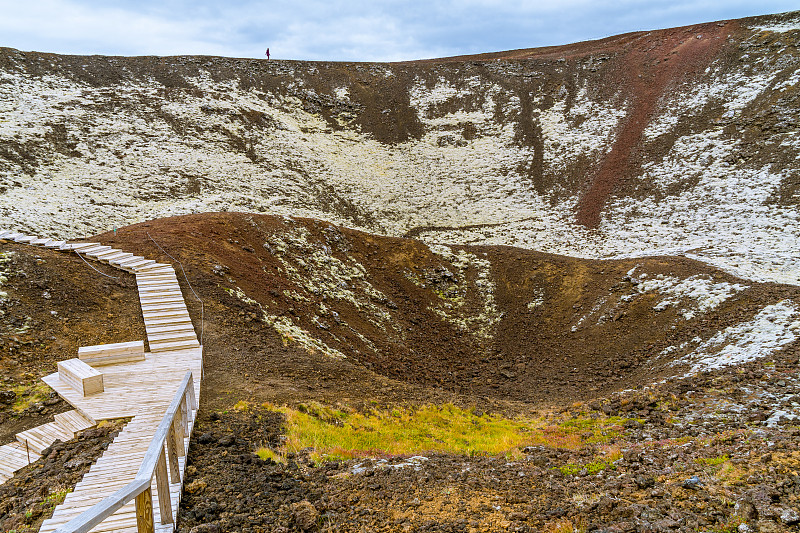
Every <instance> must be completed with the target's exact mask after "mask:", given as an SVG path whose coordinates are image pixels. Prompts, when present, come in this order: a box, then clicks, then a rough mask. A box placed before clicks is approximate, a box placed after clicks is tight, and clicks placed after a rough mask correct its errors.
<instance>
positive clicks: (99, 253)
mask: <svg viewBox="0 0 800 533" xmlns="http://www.w3.org/2000/svg"><path fill="white" fill-rule="evenodd" d="M105 248H106V249H105V250H93V251H91V252H85V253H84V255H85V256H86V257H90V258H92V259H96V260H98V261H100V258H101V257H105V256H109V255H117V254H119V253H120V252H122V250H117V249H116V248H112V247H111V246H108V247H105Z"/></svg>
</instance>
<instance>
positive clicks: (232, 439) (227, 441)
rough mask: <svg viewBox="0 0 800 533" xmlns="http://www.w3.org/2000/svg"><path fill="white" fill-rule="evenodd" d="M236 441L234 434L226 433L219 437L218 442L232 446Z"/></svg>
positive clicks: (221, 444)
mask: <svg viewBox="0 0 800 533" xmlns="http://www.w3.org/2000/svg"><path fill="white" fill-rule="evenodd" d="M235 442H236V437H234V436H233V435H224V436H222V437H220V438H219V440H218V441H217V444H219V445H220V446H232V445H233V444H234V443H235Z"/></svg>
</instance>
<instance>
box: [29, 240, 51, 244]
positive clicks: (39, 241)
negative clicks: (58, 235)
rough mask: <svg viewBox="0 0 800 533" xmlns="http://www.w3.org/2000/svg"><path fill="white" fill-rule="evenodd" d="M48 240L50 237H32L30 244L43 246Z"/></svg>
mask: <svg viewBox="0 0 800 533" xmlns="http://www.w3.org/2000/svg"><path fill="white" fill-rule="evenodd" d="M49 241H50V239H33V240H32V241H31V244H32V245H34V246H44V245H45V244H47V243H48V242H49Z"/></svg>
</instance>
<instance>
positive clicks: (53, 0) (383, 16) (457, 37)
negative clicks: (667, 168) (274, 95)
mask: <svg viewBox="0 0 800 533" xmlns="http://www.w3.org/2000/svg"><path fill="white" fill-rule="evenodd" d="M794 7H796V6H792V5H791V2H788V1H786V0H769V1H766V0H765V1H763V2H759V4H758V5H757V6H755V7H754V6H753V3H752V2H751V1H749V0H748V1H745V0H728V1H726V2H719V1H716V2H711V1H710V0H699V1H688V0H673V1H668V0H652V1H644V0H616V1H614V2H611V1H592V0H556V1H540V0H523V1H521V2H506V1H503V0H459V1H455V0H441V1H434V2H423V1H421V0H412V1H410V2H408V1H406V2H401V1H399V0H388V1H383V2H369V1H366V0H353V1H350V2H330V1H328V2H325V1H322V0H296V1H295V2H293V3H292V4H291V5H290V4H284V3H280V2H277V3H272V2H264V1H253V0H239V1H232V2H226V3H218V2H212V1H210V0H200V1H197V2H188V1H185V0H162V1H158V2H157V1H156V0H139V1H137V2H133V1H128V2H113V3H109V2H104V1H99V0H31V1H27V2H20V1H19V0H0V12H1V13H2V17H0V36H2V38H1V39H0V46H11V47H15V48H20V49H23V50H38V51H45V52H58V53H75V54H92V53H101V54H120V55H147V54H155V55H172V54H210V55H228V56H241V57H261V54H263V50H264V48H266V47H267V46H269V47H270V48H271V51H272V52H273V53H274V56H275V57H276V58H278V57H279V58H296V59H318V60H348V61H349V60H361V61H368V60H401V59H417V58H423V57H437V56H442V55H454V54H462V53H476V52H492V51H500V50H506V49H513V48H527V47H535V46H542V45H552V44H566V43H569V42H574V41H580V40H586V39H591V38H598V37H602V36H607V35H613V34H616V33H624V32H628V31H635V30H641V29H650V28H659V27H669V26H678V25H683V24H692V23H697V22H705V21H710V20H716V19H720V18H735V17H742V16H747V15H755V14H760V13H769V12H773V13H774V12H780V11H786V10H789V9H792V8H794Z"/></svg>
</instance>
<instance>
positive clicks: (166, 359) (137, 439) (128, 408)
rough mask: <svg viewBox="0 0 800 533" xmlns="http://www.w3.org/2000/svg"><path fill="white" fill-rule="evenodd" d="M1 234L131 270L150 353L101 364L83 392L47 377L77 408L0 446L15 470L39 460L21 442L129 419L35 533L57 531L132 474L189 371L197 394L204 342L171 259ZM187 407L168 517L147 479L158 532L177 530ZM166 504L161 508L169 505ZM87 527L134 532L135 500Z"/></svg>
mask: <svg viewBox="0 0 800 533" xmlns="http://www.w3.org/2000/svg"><path fill="white" fill-rule="evenodd" d="M0 240H6V241H7V240H13V241H15V242H18V243H24V244H31V245H34V246H45V247H48V248H53V249H58V250H62V251H68V252H76V253H80V254H81V255H83V256H84V257H85V258H87V259H92V260H96V261H103V262H107V263H108V264H110V265H112V266H115V267H117V268H120V269H122V270H126V271H128V272H132V273H134V274H135V275H136V280H137V286H138V288H139V299H140V303H141V307H142V310H143V318H144V322H145V327H146V332H147V341H148V345H149V347H150V351H149V352H145V354H144V359H143V360H136V361H122V362H118V363H113V364H104V365H103V366H99V367H98V370H99V371H100V372H102V375H103V389H104V390H103V392H98V393H95V394H91V395H87V396H84V395H83V394H82V393H81V392H79V391H78V390H76V389H75V388H74V387H73V386H71V385H70V384H69V383H66V382H65V381H62V379H61V378H60V377H59V374H58V372H55V373H53V374H50V375H49V376H46V377H44V378H43V380H44V382H45V383H47V384H48V385H49V386H50V387H52V388H53V389H54V390H55V391H56V392H58V394H59V395H60V396H61V397H62V398H64V399H65V400H66V401H67V402H69V403H70V404H71V405H72V406H73V407H75V410H76V413H74V414H68V415H62V416H61V418H60V419H57V420H55V421H54V422H52V423H49V424H45V426H40V428H34V430H29V432H28V434H27V435H26V436H27V437H28V441H23V440H20V442H19V443H12V444H10V445H6V446H2V447H0V475H3V474H6V475H13V472H14V471H15V470H16V469H17V468H18V466H16V465H17V464H18V463H21V462H22V461H23V460H25V462H26V463H27V455H28V453H29V452H30V454H31V460H36V459H37V458H38V455H37V454H36V453H34V452H33V451H32V450H30V449H26V447H25V446H24V445H23V444H21V443H25V442H29V441H32V440H33V439H35V441H36V448H37V451H39V449H43V448H44V447H45V446H48V445H49V444H48V441H47V439H49V438H52V439H55V438H62V439H66V438H71V437H72V436H73V435H74V432H75V431H77V430H80V429H83V428H85V426H86V424H94V423H97V422H99V421H101V420H107V419H115V418H127V417H131V420H130V421H129V422H128V423H127V424H126V426H125V427H124V429H123V430H122V431H121V432H120V434H119V435H118V436H117V437H116V438H115V439H114V442H112V443H111V444H110V445H109V447H108V449H107V450H106V451H105V452H104V453H103V455H102V456H101V457H100V458H99V459H98V460H97V462H95V464H94V465H92V467H91V468H90V469H89V472H87V473H86V475H84V477H83V479H82V480H81V481H80V482H79V483H78V484H77V485H76V486H75V489H74V490H73V492H71V493H69V494H68V495H67V497H66V498H65V500H64V502H63V503H62V504H61V505H59V506H57V507H56V509H55V511H54V513H53V516H52V517H51V518H49V519H48V520H45V521H44V523H43V524H42V527H41V529H40V531H41V532H44V533H47V532H52V531H56V530H57V529H58V528H59V527H60V526H62V525H64V524H66V523H67V522H69V521H70V520H71V519H73V518H75V517H77V516H79V515H80V514H81V513H83V512H84V511H86V510H87V509H89V508H91V507H92V506H93V505H95V504H96V503H98V502H100V501H101V500H103V499H104V498H106V497H108V496H110V495H111V494H113V493H114V492H115V491H117V490H118V489H120V488H122V487H124V486H126V485H127V484H128V483H130V482H131V481H133V480H134V478H135V477H136V474H137V472H138V470H139V468H140V466H141V464H142V459H143V457H144V455H145V452H146V451H147V449H148V446H150V443H151V441H152V439H153V436H154V434H155V432H156V430H157V428H158V426H159V424H160V423H161V420H162V418H163V417H164V414H165V412H166V410H167V408H168V406H169V405H170V402H172V401H173V397H174V395H175V393H176V390H177V389H178V387H179V385H180V384H181V382H182V380H183V379H184V376H185V375H186V372H187V371H191V372H192V375H193V376H194V380H193V385H194V398H197V399H199V398H200V385H201V379H202V375H203V347H202V346H201V345H200V342H199V340H198V338H197V335H196V334H195V329H194V327H193V325H192V323H191V319H190V318H189V313H188V310H187V308H186V304H185V302H184V299H183V296H182V291H181V288H180V285H179V284H178V280H177V277H176V275H175V271H174V270H173V268H172V266H171V265H167V264H162V263H156V262H155V261H152V260H148V259H145V258H143V257H139V256H135V255H133V254H128V253H126V252H124V251H122V250H117V249H113V248H111V247H109V246H103V245H101V244H98V243H77V244H71V243H65V242H63V241H55V240H51V239H40V238H37V237H35V236H30V235H26V234H24V233H17V232H13V231H9V230H5V231H4V230H0ZM87 275H88V274H87ZM69 355H72V354H69ZM189 411H190V412H188V413H187V414H188V416H187V417H186V421H187V422H186V427H185V428H183V429H184V431H183V432H182V433H183V434H184V435H186V436H185V437H184V439H183V447H182V448H183V449H180V447H179V448H178V450H179V451H178V452H177V453H176V455H177V456H178V457H177V463H178V465H179V469H178V470H179V472H180V475H179V476H178V478H177V479H175V478H173V477H172V476H170V479H169V482H170V484H169V489H170V490H169V492H170V496H171V497H170V503H171V505H170V507H171V510H172V518H173V520H172V523H168V524H165V525H162V524H161V512H162V511H161V505H160V503H159V501H158V490H157V487H156V476H153V479H152V493H153V514H154V517H155V525H156V527H155V531H158V532H162V533H163V532H167V531H174V529H175V522H176V520H177V516H178V506H179V503H180V496H181V491H182V480H183V478H184V475H183V472H184V466H185V455H186V452H187V451H188V447H189V438H190V436H191V430H192V428H193V426H194V419H195V412H194V411H192V410H191V409H189ZM51 426H52V427H51ZM65 428H66V429H65ZM20 435H22V434H20ZM51 442H52V441H51ZM165 453H167V452H165ZM4 454H5V455H7V456H8V458H9V459H8V461H5V462H4V457H5V455H4ZM175 459H176V458H175V457H171V456H169V457H167V460H168V464H174V462H175ZM26 463H25V464H26ZM21 466H24V464H22V465H21ZM21 466H19V467H21ZM1 481H2V480H0V482H1ZM164 510H165V512H166V508H165V509H164ZM91 531H98V532H100V531H103V532H110V531H121V532H128V531H130V532H135V531H137V520H136V510H135V504H134V502H133V501H131V502H130V503H129V504H128V505H126V506H124V507H122V508H121V509H119V510H118V511H117V512H115V513H114V514H112V515H111V516H110V517H108V518H107V519H105V520H104V521H103V522H102V523H101V524H100V525H98V526H96V527H95V528H94V529H92V530H91Z"/></svg>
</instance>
